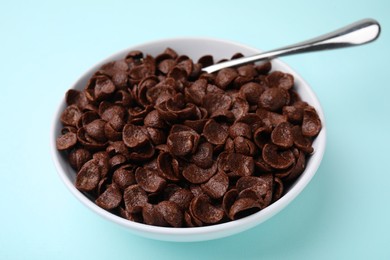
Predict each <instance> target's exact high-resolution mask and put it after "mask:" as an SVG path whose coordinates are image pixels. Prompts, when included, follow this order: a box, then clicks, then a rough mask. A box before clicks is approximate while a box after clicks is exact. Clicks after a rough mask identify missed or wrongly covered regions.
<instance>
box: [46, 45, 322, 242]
mask: <svg viewBox="0 0 390 260" xmlns="http://www.w3.org/2000/svg"><path fill="white" fill-rule="evenodd" d="M166 47H170V48H173V49H174V50H176V51H177V52H178V53H179V54H186V55H188V56H189V57H190V58H192V59H193V60H197V59H198V58H199V57H201V56H203V55H205V54H212V55H213V56H214V59H215V60H219V59H222V58H229V57H231V56H232V55H233V54H235V53H237V52H241V53H242V54H244V55H253V54H256V53H259V52H261V51H260V50H259V49H255V48H252V47H248V46H246V45H243V44H240V43H236V42H231V41H226V40H220V39H212V38H172V39H164V40H159V41H153V42H149V43H144V44H140V45H136V46H132V47H130V48H128V49H125V50H122V51H120V52H118V53H116V54H114V55H112V56H110V57H108V58H107V59H105V60H103V61H101V62H99V63H97V64H95V65H94V66H93V67H92V68H91V69H89V70H88V71H87V72H85V73H84V74H83V75H82V76H81V77H80V78H79V79H78V80H77V81H76V82H75V83H74V84H73V85H72V86H71V88H73V89H78V90H81V89H83V88H84V86H85V85H86V83H87V81H88V79H89V78H90V77H91V76H92V74H93V73H94V72H95V71H96V70H97V69H98V68H100V66H101V65H103V64H105V63H107V62H109V61H113V60H117V59H121V58H124V57H125V56H126V54H127V53H128V52H129V51H131V50H141V51H143V52H144V53H149V54H151V55H153V56H155V55H157V54H159V53H161V52H162V51H164V49H165V48H166ZM272 65H273V68H272V70H281V71H283V72H287V73H290V74H292V75H293V76H294V78H295V88H296V90H297V92H298V93H299V94H300V95H301V97H302V99H303V100H304V101H307V102H308V103H309V104H310V105H312V106H313V107H315V109H316V110H317V113H318V115H319V117H320V119H321V120H322V130H321V132H320V133H319V135H318V136H317V138H316V139H315V141H314V142H313V148H314V153H313V154H312V155H311V157H310V158H309V159H308V161H307V166H306V169H305V170H304V172H303V173H302V175H301V176H300V177H299V178H298V179H297V180H296V181H295V182H294V184H293V185H292V186H291V187H290V188H289V190H288V191H287V192H286V194H285V195H284V196H282V197H281V198H280V199H279V200H277V201H276V202H274V203H273V204H271V205H269V206H268V207H266V208H265V209H262V210H261V211H259V212H257V213H255V214H252V215H250V216H247V217H245V218H241V219H238V220H234V221H231V222H227V223H223V224H217V225H211V226H204V227H195V228H172V227H158V226H151V225H146V224H140V223H136V222H132V221H129V220H126V219H124V218H121V217H119V216H117V215H114V214H112V213H110V212H108V211H106V210H104V209H102V208H100V207H99V206H97V205H96V204H95V203H94V202H93V201H91V200H90V199H89V198H88V197H86V196H85V195H84V194H83V193H81V192H80V191H79V190H77V189H76V188H75V186H74V181H75V175H76V172H75V171H74V170H73V169H72V168H71V166H70V165H69V163H68V162H67V159H66V157H65V156H64V155H63V154H62V153H61V152H59V151H57V149H56V138H57V137H58V135H59V133H60V131H61V128H62V126H61V123H60V116H61V113H62V111H63V110H64V109H65V106H66V104H65V99H64V98H63V99H62V100H61V101H60V102H59V105H58V107H57V109H56V112H55V116H54V119H53V122H52V129H51V137H50V138H51V154H52V158H53V160H54V164H55V167H56V169H57V171H58V174H59V176H60V178H61V180H62V181H63V182H64V184H65V186H66V187H67V188H68V189H69V190H70V192H71V193H72V194H73V195H74V196H75V197H76V198H77V199H78V200H79V201H80V202H81V203H82V204H84V205H85V206H86V207H87V208H89V209H90V210H92V211H93V212H95V213H97V214H98V215H100V216H102V217H103V218H105V219H107V220H109V221H111V222H114V223H116V224H118V225H120V226H122V227H124V228H125V229H127V230H128V231H130V232H132V233H134V234H137V235H140V236H143V237H147V238H152V239H157V240H165V241H177V242H189V241H202V240H211V239H216V238H222V237H226V236H230V235H233V234H236V233H239V232H242V231H244V230H247V229H250V228H252V227H254V226H256V225H258V224H260V223H262V222H264V221H265V220H267V219H269V218H270V217H272V216H274V215H275V214H276V213H278V212H280V211H281V210H282V209H283V208H285V207H286V206H287V205H288V204H289V203H291V202H292V201H293V200H294V199H295V198H296V197H297V196H298V194H300V193H301V192H302V190H303V189H304V188H305V187H306V185H307V184H308V183H309V181H310V180H311V179H312V178H313V176H314V174H315V173H316V171H317V169H318V167H319V165H320V163H321V160H322V157H323V155H324V151H325V145H326V127H325V119H324V114H323V110H322V108H321V105H320V103H319V101H318V99H317V97H316V95H315V94H314V92H313V90H312V89H311V88H310V86H309V84H307V83H306V82H305V81H304V80H303V78H302V77H301V76H300V75H299V74H298V73H296V72H295V71H294V70H292V69H291V68H290V67H289V66H288V65H286V64H285V63H283V62H281V61H280V60H277V59H274V60H273V61H272Z"/></svg>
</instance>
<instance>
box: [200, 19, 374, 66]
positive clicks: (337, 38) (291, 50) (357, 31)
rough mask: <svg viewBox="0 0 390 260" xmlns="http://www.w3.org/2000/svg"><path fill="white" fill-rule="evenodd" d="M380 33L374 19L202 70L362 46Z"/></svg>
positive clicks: (364, 20)
mask: <svg viewBox="0 0 390 260" xmlns="http://www.w3.org/2000/svg"><path fill="white" fill-rule="evenodd" d="M380 31H381V29H380V25H379V23H378V22H377V21H375V20H374V19H363V20H360V21H357V22H354V23H352V24H350V25H347V26H345V27H342V28H340V29H338V30H336V31H333V32H330V33H327V34H324V35H321V36H319V37H316V38H313V39H310V40H307V41H303V42H300V43H297V44H293V45H289V46H286V47H283V48H279V49H276V50H272V51H267V52H263V53H260V54H256V55H253V56H248V57H242V58H239V59H234V60H230V61H226V62H222V63H218V64H215V65H211V66H208V67H206V68H203V69H202V70H203V71H205V72H208V73H213V72H215V71H218V70H221V69H223V68H228V67H233V66H237V65H243V64H247V63H251V62H255V61H260V60H264V59H272V58H275V57H278V56H284V55H289V54H296V53H304V52H312V51H321V50H330V49H337V48H343V47H350V46H356V45H361V44H365V43H369V42H372V41H374V40H376V39H377V38H378V37H379V34H380Z"/></svg>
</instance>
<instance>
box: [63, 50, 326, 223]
mask: <svg viewBox="0 0 390 260" xmlns="http://www.w3.org/2000/svg"><path fill="white" fill-rule="evenodd" d="M241 56H242V55H241V54H236V55H234V56H233V57H232V58H233V59H234V58H238V57H241ZM213 63H214V60H213V57H212V56H210V55H206V56H203V57H201V58H200V59H199V61H198V62H197V63H194V62H193V61H192V60H191V59H190V58H189V57H187V56H185V55H180V56H179V55H178V54H177V53H176V52H175V51H174V50H172V49H170V48H167V49H166V50H165V51H164V52H163V53H161V54H160V55H158V56H156V57H152V56H150V55H144V54H143V53H142V52H140V51H132V52H130V53H129V54H128V55H127V56H126V58H125V59H123V60H118V61H113V62H110V63H108V64H105V65H103V66H102V67H101V68H100V69H99V70H98V71H96V72H95V74H94V75H93V76H92V77H91V78H90V80H89V82H88V84H87V85H86V87H85V89H84V90H83V91H78V90H74V89H70V90H69V91H68V92H67V93H66V103H67V107H66V109H65V110H64V111H63V113H62V115H61V122H62V124H63V129H62V133H61V135H60V136H59V137H58V138H57V143H56V144H57V149H58V150H60V151H64V153H66V155H67V156H68V159H69V163H70V165H71V166H72V167H73V168H74V169H75V170H76V171H77V176H76V182H75V186H76V187H77V189H79V190H80V191H82V192H85V193H86V194H88V196H90V197H92V198H94V200H95V202H96V204H97V205H99V206H100V207H102V208H104V209H106V210H108V211H110V212H112V213H114V214H117V215H120V216H122V217H123V218H126V219H128V220H131V221H136V222H140V223H145V224H149V225H157V226H169V227H198V226H205V225H211V224H217V223H223V222H227V221H231V220H235V219H239V218H242V217H245V216H247V215H249V214H252V213H254V212H257V211H259V210H261V209H264V208H265V207H267V206H268V205H270V204H271V203H273V202H275V201H276V200H278V199H279V198H280V197H281V196H283V194H284V191H285V189H286V187H288V186H289V185H291V183H292V182H293V181H294V180H295V179H297V177H299V176H300V174H301V173H302V172H303V170H304V169H305V165H306V159H307V156H309V155H310V154H311V153H312V152H313V148H312V141H313V139H314V138H315V136H317V135H318V133H319V131H320V129H321V121H320V119H319V116H318V115H317V112H316V110H315V109H314V108H313V107H312V106H310V105H309V104H307V103H306V102H304V101H302V100H301V99H300V97H299V95H298V94H297V92H295V91H294V78H293V76H292V75H290V74H287V73H283V72H280V71H273V72H270V70H271V63H269V62H267V63H264V64H261V65H255V64H249V65H244V66H240V67H238V68H226V69H223V70H220V71H219V72H217V73H214V74H208V73H205V72H202V71H201V68H202V67H206V66H209V65H212V64H213Z"/></svg>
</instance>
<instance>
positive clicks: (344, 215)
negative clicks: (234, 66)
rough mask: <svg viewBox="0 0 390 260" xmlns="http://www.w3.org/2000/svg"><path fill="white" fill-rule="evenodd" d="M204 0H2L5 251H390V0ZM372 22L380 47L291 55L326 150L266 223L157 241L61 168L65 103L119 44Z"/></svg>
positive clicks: (369, 254)
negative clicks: (58, 136) (59, 109)
mask: <svg viewBox="0 0 390 260" xmlns="http://www.w3.org/2000/svg"><path fill="white" fill-rule="evenodd" d="M195 2H197V1H188V2H186V3H184V2H183V1H175V2H170V1H137V2H136V1H133V2H131V1H123V2H119V1H112V3H110V4H108V3H102V1H90V2H86V1H84V2H83V3H81V1H64V2H62V3H53V2H52V1H47V2H42V1H25V2H24V3H22V2H17V1H7V2H6V1H1V2H0V58H1V59H0V75H1V78H0V120H1V127H0V138H1V139H0V140H1V149H0V173H1V184H0V207H1V213H0V259H260V258H261V259H390V246H389V245H390V202H389V201H390V167H389V162H390V137H389V136H390V98H389V97H390V85H389V75H390V69H389V65H388V61H389V58H390V50H389V48H390V47H389V46H390V38H389V34H388V28H390V15H389V13H390V4H389V2H388V1H385V0H383V1H318V2H316V3H315V2H314V1H289V2H288V3H283V2H282V1H213V2H212V1H203V2H202V3H200V2H199V3H195ZM285 2H287V1H285ZM365 17H372V18H375V19H377V20H379V21H380V22H381V24H382V27H383V31H382V35H381V37H380V39H379V40H378V41H377V42H375V43H373V44H370V45H366V46H362V47H357V48H351V49H345V50H337V51H333V52H323V53H315V54H305V55H299V56H295V57H286V58H283V60H284V61H286V62H287V63H288V64H290V65H291V66H292V67H293V68H294V69H295V70H296V71H298V72H299V73H301V75H302V76H303V77H304V78H305V79H306V80H307V81H308V82H309V83H310V84H311V85H312V87H313V89H314V90H315V92H316V93H317V95H318V97H319V99H320V101H321V103H322V105H323V108H324V110H325V114H326V123H327V129H328V146H327V151H326V154H325V157H324V160H323V162H322V165H321V167H320V169H319V171H318V172H317V175H316V176H315V177H314V179H313V180H312V182H311V183H310V184H309V185H308V187H307V188H306V189H305V190H304V192H303V193H302V194H301V195H300V196H299V197H298V198H297V199H296V200H295V201H294V202H293V203H292V204H290V205H289V206H288V207H287V208H286V209H285V210H283V211H282V212H281V213H280V214H278V215H277V216H275V217H274V218H272V219H270V220H269V221H267V222H265V223H263V224H261V225H260V226H258V227H256V228H254V229H252V230H250V231H247V232H244V233H241V234H238V235H235V236H232V237H229V238H225V239H220V240H214V241H208V242H199V243H185V244H182V243H169V242H159V241H153V240H148V239H144V238H140V237H137V236H134V235H132V234H130V233H128V232H127V231H125V230H123V229H122V228H120V227H118V226H116V225H114V224H112V223H109V222H107V221H106V220H104V219H102V218H100V217H99V216H97V215H95V214H94V213H92V212H91V211H90V210H88V209H87V208H85V207H84V206H83V205H81V204H80V203H79V202H78V201H77V200H76V199H75V198H74V197H73V196H72V195H71V194H70V192H69V191H68V190H67V189H66V188H65V186H64V185H63V184H62V183H61V181H60V179H59V177H58V176H57V173H56V171H55V169H54V166H53V164H52V161H51V158H50V154H49V132H50V124H51V120H52V116H53V113H54V108H55V107H56V105H57V103H58V102H59V101H60V100H61V98H62V97H63V95H64V93H65V91H66V90H67V89H68V87H69V86H70V85H71V84H72V83H73V82H74V81H75V80H76V79H77V78H78V77H79V76H80V75H81V74H82V73H83V72H84V71H85V70H86V69H87V68H89V67H90V66H92V65H93V64H94V63H96V62H98V61H100V60H101V59H103V58H105V57H106V56H108V55H110V54H111V53H113V52H116V51H117V50H120V49H123V48H126V47H129V46H131V45H135V44H139V43H142V42H146V41H149V40H155V39H160V38H167V37H176V36H209V37H217V38H222V39H229V40H233V41H238V42H242V43H245V44H248V45H252V46H256V47H258V48H262V49H265V50H266V49H271V48H274V47H279V46H283V45H285V44H289V43H294V42H296V41H299V40H302V39H305V38H308V37H312V36H316V35H318V34H320V33H323V32H327V31H329V30H332V29H335V28H337V27H339V26H341V25H344V24H348V23H350V22H353V21H355V20H358V19H361V18H365Z"/></svg>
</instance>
